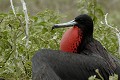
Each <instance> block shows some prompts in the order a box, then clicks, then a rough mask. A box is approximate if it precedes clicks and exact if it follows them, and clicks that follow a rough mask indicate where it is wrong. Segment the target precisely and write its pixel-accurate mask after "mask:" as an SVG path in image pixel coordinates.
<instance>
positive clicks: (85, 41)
mask: <svg viewBox="0 0 120 80" xmlns="http://www.w3.org/2000/svg"><path fill="white" fill-rule="evenodd" d="M93 41H94V38H93V35H91V36H84V35H83V36H82V40H81V43H80V44H79V46H78V48H77V52H78V53H80V52H82V51H83V50H85V49H86V46H87V45H88V44H89V43H91V42H93Z"/></svg>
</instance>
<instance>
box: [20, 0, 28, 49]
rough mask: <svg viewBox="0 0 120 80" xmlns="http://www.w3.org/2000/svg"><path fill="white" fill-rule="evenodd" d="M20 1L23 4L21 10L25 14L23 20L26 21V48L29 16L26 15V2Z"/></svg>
mask: <svg viewBox="0 0 120 80" xmlns="http://www.w3.org/2000/svg"><path fill="white" fill-rule="evenodd" d="M21 3H22V5H23V12H24V15H25V21H26V31H25V34H26V36H25V38H26V47H27V48H28V42H29V17H28V13H27V7H26V3H25V1H24V0H21Z"/></svg>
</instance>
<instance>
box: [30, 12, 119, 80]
mask: <svg viewBox="0 0 120 80" xmlns="http://www.w3.org/2000/svg"><path fill="white" fill-rule="evenodd" d="M69 26H74V27H73V29H70V30H71V31H70V30H68V31H66V33H65V34H64V35H63V38H62V40H61V43H60V45H61V48H60V49H61V51H59V50H49V49H43V50H40V51H38V52H37V53H36V54H35V55H34V56H33V59H32V75H33V76H32V77H33V80H87V79H88V78H89V77H90V76H92V75H96V77H97V78H100V76H98V74H97V73H96V72H95V70H96V69H98V70H99V72H100V74H101V76H102V77H103V78H104V80H109V76H112V75H113V74H114V73H116V74H118V75H119V80H120V60H118V59H117V58H115V57H114V56H112V55H110V54H109V53H108V52H107V51H106V49H105V48H104V47H103V46H102V45H101V44H100V42H98V41H97V40H95V39H94V38H93V21H92V19H91V17H89V16H88V15H86V14H83V15H80V16H78V17H76V18H75V20H73V21H71V22H68V23H64V24H55V25H54V26H53V29H54V28H60V27H69ZM76 27H78V28H76ZM74 28H75V29H74ZM76 31H77V32H78V34H76ZM71 33H73V34H71ZM74 33H75V35H74ZM73 36H74V38H75V39H72V38H71V37H73ZM66 37H67V38H66ZM78 37H80V39H79V38H78ZM69 39H70V40H69ZM72 40H75V41H76V42H74V41H72ZM67 42H68V43H69V44H67ZM76 43H77V44H76ZM73 44H76V45H73ZM78 44H79V45H78ZM69 49H71V50H69ZM71 53H76V54H71ZM100 79H101V78H100Z"/></svg>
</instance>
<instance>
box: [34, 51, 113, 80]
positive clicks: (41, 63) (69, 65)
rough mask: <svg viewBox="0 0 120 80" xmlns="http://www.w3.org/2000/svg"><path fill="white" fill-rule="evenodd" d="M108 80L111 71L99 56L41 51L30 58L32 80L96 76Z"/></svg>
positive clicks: (63, 79)
mask: <svg viewBox="0 0 120 80" xmlns="http://www.w3.org/2000/svg"><path fill="white" fill-rule="evenodd" d="M96 69H98V70H99V73H100V75H101V76H103V78H104V80H108V79H109V78H108V77H109V75H112V73H113V70H112V69H111V67H110V65H109V64H108V63H107V62H106V61H105V59H103V58H102V57H100V56H99V55H84V54H73V53H66V52H62V51H58V50H48V49H43V50H40V51H38V52H37V53H36V54H35V55H34V56H33V58H32V77H33V80H61V79H62V80H87V79H88V77H90V76H92V75H96V76H97V77H99V76H98V74H97V73H96V72H95V70H96Z"/></svg>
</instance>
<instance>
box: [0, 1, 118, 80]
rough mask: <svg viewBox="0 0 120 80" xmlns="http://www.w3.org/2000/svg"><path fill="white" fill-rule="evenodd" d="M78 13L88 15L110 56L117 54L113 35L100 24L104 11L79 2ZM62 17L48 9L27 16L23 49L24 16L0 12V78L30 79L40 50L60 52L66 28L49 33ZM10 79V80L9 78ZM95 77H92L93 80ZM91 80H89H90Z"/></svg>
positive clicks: (93, 3)
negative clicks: (35, 56)
mask: <svg viewBox="0 0 120 80" xmlns="http://www.w3.org/2000/svg"><path fill="white" fill-rule="evenodd" d="M78 8H79V11H80V13H88V14H89V15H91V16H92V17H93V20H94V24H95V28H94V30H95V32H94V37H95V38H96V39H97V40H99V41H100V42H101V43H102V44H103V45H104V46H105V48H107V49H108V50H109V51H110V52H111V53H113V54H117V49H118V43H117V38H116V36H115V33H114V32H113V30H111V29H110V28H108V27H106V26H105V25H103V24H101V23H100V22H101V21H103V22H104V20H103V19H104V12H103V10H102V8H101V7H100V6H99V5H98V4H97V1H96V0H91V1H89V2H88V1H87V0H80V3H78ZM60 19H61V17H60V16H59V14H58V13H56V12H54V11H50V10H46V11H44V12H41V13H38V14H37V15H35V16H31V15H29V20H30V22H29V47H28V48H27V47H26V46H25V44H26V40H25V19H24V15H23V13H20V12H19V13H17V17H15V16H14V14H13V13H12V12H9V13H7V14H6V13H0V77H3V78H5V79H7V80H29V79H31V58H32V56H33V55H34V54H35V51H37V50H38V49H42V48H51V49H56V50H58V49H59V42H60V39H61V36H62V33H63V32H64V31H65V29H56V30H53V31H51V28H52V26H53V24H55V23H59V20H60ZM11 76H12V77H11ZM93 78H95V77H93ZM90 80H91V79H90Z"/></svg>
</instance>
